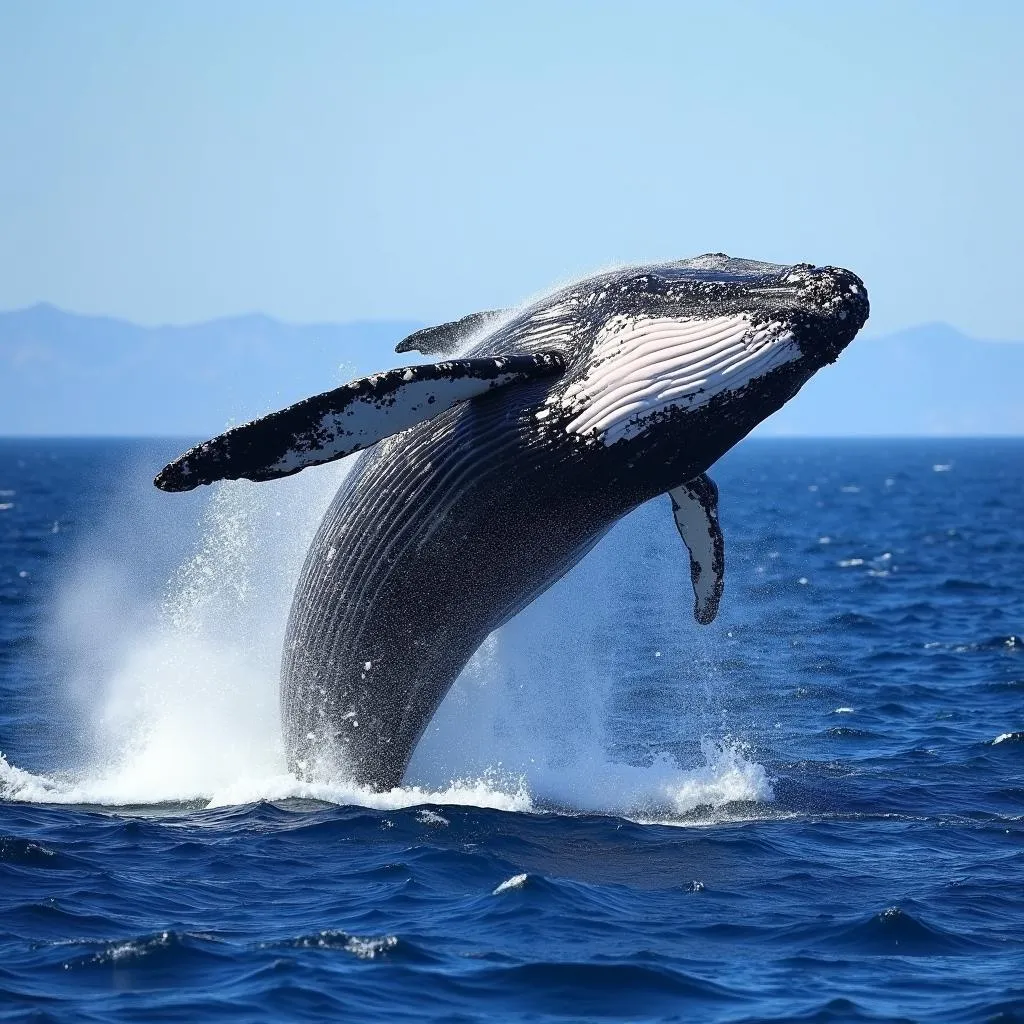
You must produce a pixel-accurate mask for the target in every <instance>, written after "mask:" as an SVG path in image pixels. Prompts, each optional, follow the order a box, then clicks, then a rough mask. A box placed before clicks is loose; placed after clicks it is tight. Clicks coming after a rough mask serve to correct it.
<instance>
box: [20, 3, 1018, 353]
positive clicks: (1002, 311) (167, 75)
mask: <svg viewBox="0 0 1024 1024" xmlns="http://www.w3.org/2000/svg"><path fill="white" fill-rule="evenodd" d="M1022 38H1024V4H1022V3H1019V2H1007V3H999V2H982V3H971V4H968V3H966V2H963V3H949V2H943V0H922V2H914V0H887V2H879V3H872V2H862V3H838V2H837V3H821V2H820V0H819V2H814V3H797V2H768V0H761V2H754V0H752V2H739V0H735V2H721V3H713V4H712V3H707V2H704V3H686V2H679V0H676V2H671V3H657V2H647V3H644V4H642V5H627V4H623V3H612V4H601V3H569V2H548V3H524V2H516V3H513V4H499V3H488V2H471V3H454V2H431V3H400V2H393V3H385V2H374V3H341V2H330V3H316V2H305V3H302V4H297V5H290V4H285V3H259V2H255V0H247V2H244V3H241V2H237V3H233V2H228V0H219V2H217V3H212V4H207V3H198V2H191V3H190V2H178V3H173V4H171V3H152V4H150V3H145V4H142V3H137V2H134V0H133V2H125V3H114V2H102V0H96V2H92V3H88V4H85V3H82V4H78V3H72V2H70V0H67V2H63V3H57V2H39V0H27V2H13V0H0V128H2V131H0V309H11V308H15V307H19V306H24V305H28V304H30V303H33V302H36V301H39V300H46V301H50V302H54V303H57V304H59V305H61V306H64V307H66V308H69V309H73V310H76V311H81V312H96V313H107V314H113V315H117V316H123V317H127V318H131V319H134V320H137V321H139V322H142V323H159V322H188V321H196V320H201V319H205V318H208V317H213V316H219V315H224V314H231V313H241V312H248V311H255V310H260V311H263V312H266V313H269V314H271V315H274V316H278V317H281V318H284V319H288V320H292V321H300V322H303V321H316V320H336V321H342V320H351V319H357V318H368V317H388V318H412V319H417V320H441V319H450V318H452V317H455V316H459V315H462V314H464V313H467V312H470V311H472V310H475V309H481V308H492V307H499V306H505V305H509V304H513V303H516V302H518V301H520V300H522V299H523V298H525V297H526V296H528V295H530V294H531V293H535V292H537V291H541V290H545V289H546V288H548V287H549V286H551V285H552V284H554V283H556V282H558V281H560V280H563V279H565V278H567V277H570V276H574V275H577V274H580V273H584V272H586V271H589V270H594V269H597V268H600V267H602V266H606V265H608V264H611V263H618V262H639V261H646V260H652V259H658V258H678V257H680V256H688V255H693V254H696V253H699V252H704V251H709V250H723V251H726V252H729V253H731V254H734V255H743V256H749V257H753V258H757V259H766V260H776V261H780V262H782V261H796V260H807V261H810V262H817V263H825V262H828V263H838V264H841V265H846V266H849V267H851V268H852V269H854V270H856V271H857V272H858V273H860V274H861V275H862V276H863V277H864V278H865V280H866V281H867V283H868V286H869V289H870V291H871V294H872V300H873V310H874V312H873V318H872V325H871V326H872V329H873V331H874V332H875V333H878V332H880V331H888V330H892V329H896V328H899V327H903V326H906V325H909V324H914V323H920V322H922V321H930V320H945V321H948V322H949V323H951V324H953V325H955V326H956V327H958V328H960V329H962V330H964V331H966V332H968V333H970V334H974V335H977V336H982V337H996V338H999V337H1003V338H1018V339H1024V310H1022V303H1021V302H1020V293H1021V285H1020V277H1021V259H1020V242H1021V238H1022V236H1024V213H1022V210H1024V202H1022V200H1021V195H1020V183H1021V181H1024V166H1022V165H1024V131H1022V129H1024V61H1021V60H1020V57H1019V50H1020V42H1021V39H1022Z"/></svg>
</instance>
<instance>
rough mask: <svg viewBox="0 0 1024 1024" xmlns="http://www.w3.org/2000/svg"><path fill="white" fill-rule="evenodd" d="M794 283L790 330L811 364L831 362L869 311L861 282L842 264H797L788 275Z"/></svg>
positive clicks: (861, 324)
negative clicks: (827, 265)
mask: <svg viewBox="0 0 1024 1024" xmlns="http://www.w3.org/2000/svg"><path fill="white" fill-rule="evenodd" d="M789 279H790V283H793V284H795V285H796V305H797V308H796V310H795V312H794V315H793V320H792V330H793V334H794V336H795V337H796V341H797V344H798V345H799V346H800V351H801V352H802V353H803V355H804V356H805V358H807V359H808V360H809V361H810V362H811V363H812V364H814V368H815V369H818V368H820V367H822V366H825V365H826V364H827V363H834V362H835V361H836V359H838V358H839V354H840V353H841V352H842V351H843V349H845V348H846V346H847V345H849V344H850V342H851V341H853V339H854V338H855V337H856V336H857V332H858V331H859V330H860V329H861V328H862V327H863V326H864V324H865V323H866V322H867V319H868V315H869V313H870V308H871V307H870V303H869V302H868V292H867V288H865V287H864V282H863V281H862V280H861V279H860V278H859V277H858V276H857V275H856V274H854V273H852V272H851V271H849V270H844V269H843V268H842V267H812V266H809V265H807V264H798V265H797V266H795V267H793V268H792V271H791V273H790V275H789Z"/></svg>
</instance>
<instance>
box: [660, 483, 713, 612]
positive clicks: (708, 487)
mask: <svg viewBox="0 0 1024 1024" xmlns="http://www.w3.org/2000/svg"><path fill="white" fill-rule="evenodd" d="M668 495H669V497H670V498H671V499H672V515H673V516H674V517H675V520H676V529H678V530H679V536H680V537H682V538H683V543H684V544H685V545H686V547H687V549H688V550H689V552H690V580H691V581H692V583H693V597H694V603H693V617H694V618H695V619H696V620H697V621H698V622H699V623H700V624H701V625H702V626H706V625H707V624H708V623H709V622H713V621H714V619H715V616H716V615H717V614H718V604H719V602H720V601H721V600H722V591H723V590H724V589H725V540H724V538H723V537H722V527H721V525H720V524H719V522H718V488H717V487H716V486H715V482H714V480H712V479H711V477H709V476H708V475H707V473H701V475H700V476H696V477H694V478H693V479H692V480H688V481H687V482H686V483H685V484H683V485H682V486H681V487H673V488H672V490H671V491H669V492H668Z"/></svg>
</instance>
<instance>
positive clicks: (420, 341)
mask: <svg viewBox="0 0 1024 1024" xmlns="http://www.w3.org/2000/svg"><path fill="white" fill-rule="evenodd" d="M508 312H509V311H508V310H507V309H492V310H486V311H485V312H483V313H470V314H469V316H464V317H463V318H462V319H461V320H453V321H452V322H451V323H450V324H438V325H437V326H436V327H424V328H423V329H422V330H420V331H415V332H413V333H412V334H410V335H409V337H407V338H404V339H403V340H402V341H400V342H399V343H398V344H397V345H396V346H395V351H396V352H422V353H423V354H424V355H425V356H432V355H437V354H441V355H450V354H451V353H452V352H455V351H457V350H458V349H460V348H461V347H462V346H463V345H464V344H465V343H466V342H467V341H469V339H470V338H471V337H472V336H473V335H474V334H476V332H477V331H479V330H482V329H483V328H484V327H486V326H487V325H488V324H489V323H491V322H492V321H494V320H498V319H500V318H501V317H503V316H506V315H507V314H508Z"/></svg>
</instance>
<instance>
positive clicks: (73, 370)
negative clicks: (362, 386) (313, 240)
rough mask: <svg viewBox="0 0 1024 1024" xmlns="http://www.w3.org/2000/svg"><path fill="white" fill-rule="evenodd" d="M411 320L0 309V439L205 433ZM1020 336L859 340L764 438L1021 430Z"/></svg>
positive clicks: (382, 363) (369, 353) (383, 352)
mask: <svg viewBox="0 0 1024 1024" xmlns="http://www.w3.org/2000/svg"><path fill="white" fill-rule="evenodd" d="M418 326H422V325H420V324H415V323H409V322H404V321H375V322H365V323H350V324H315V325H307V326H295V325H291V324H283V323H280V322H278V321H276V320H272V319H270V318H269V317H265V316H242V317H232V318H229V319H224V320H214V321H211V322H210V323H203V324H196V325H193V326H185V327H139V326H137V325H135V324H130V323H126V322H124V321H121V320H114V319H110V318H107V317H86V316H78V315H75V314H73V313H65V312H63V311H61V310H59V309H55V308H54V307H53V306H47V305H39V306H33V307H32V308H30V309H25V310H18V311H15V312H10V313H0V434H121V435H164V436H170V435H187V436H196V435H209V434H215V433H218V432H219V431H221V430H222V429H223V428H224V427H225V426H226V425H227V424H228V423H229V422H240V421H243V420H245V419H248V418H250V417H252V416H255V415H258V414H260V413H263V412H266V411H268V410H270V409H275V408H279V407H280V406H282V405H286V404H288V403H290V402H293V401H295V400H297V399H299V398H304V397H306V396H307V395H311V394H314V393H316V392H319V391H324V390H327V389H328V388H330V387H333V386H335V385H337V384H339V383H341V382H343V381H345V380H348V379H350V378H351V377H353V376H356V375H359V374H362V373H367V372H370V371H372V370H377V369H385V368H387V367H389V366H394V365H396V363H397V362H398V360H399V359H401V358H408V357H397V356H396V355H395V354H394V351H393V348H394V345H395V343H396V342H397V341H399V340H400V339H401V338H403V337H405V335H406V334H408V333H409V332H410V331H412V330H415V328H416V327H418ZM1021 381H1024V343H1019V342H996V341H979V340H976V339H973V338H968V337H967V336H965V335H963V334H960V333H959V332H957V331H955V330H954V329H953V328H951V327H948V326H946V325H943V324H929V325H925V326H922V327H915V328H912V329H910V330H906V331H901V332H900V333H898V334H892V335H888V336H885V337H866V338H858V339H857V341H856V342H854V344H853V345H851V346H850V348H849V349H848V350H847V351H846V352H845V353H844V354H843V355H842V357H841V358H840V360H839V362H838V363H836V364H835V365H834V366H831V367H828V368H826V369H825V370H823V371H821V373H819V374H818V375H817V377H815V378H814V380H813V381H812V382H811V383H810V384H809V385H808V387H806V388H805V389H804V391H803V392H801V394H800V395H798V396H797V397H796V398H795V399H794V400H793V401H792V402H791V403H789V405H787V406H786V407H785V408H784V409H783V410H782V411H781V412H779V413H778V414H777V415H776V416H774V417H772V419H770V420H769V421H768V422H767V423H766V424H765V425H764V426H763V427H762V428H761V433H763V434H767V435H773V434H804V435H836V434H875V435H878V434H881V435H896V434H933V435H934V434H1021V433H1024V400H1022V397H1021Z"/></svg>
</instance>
